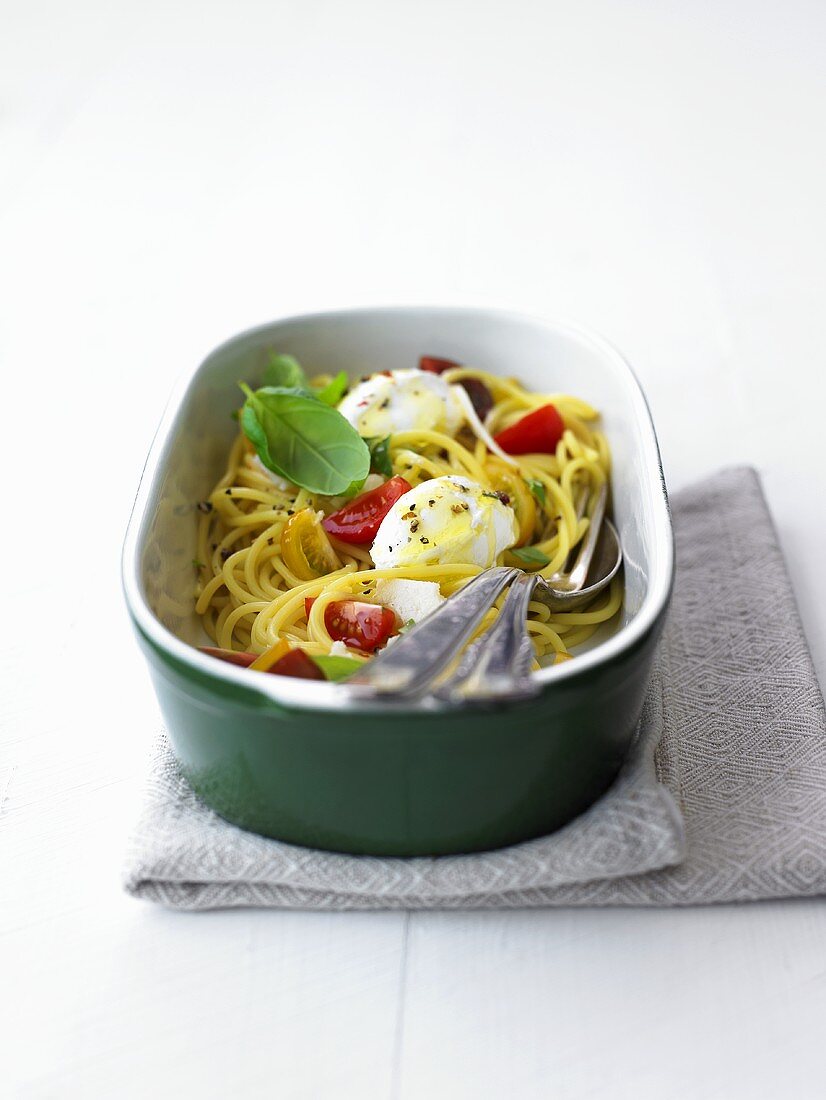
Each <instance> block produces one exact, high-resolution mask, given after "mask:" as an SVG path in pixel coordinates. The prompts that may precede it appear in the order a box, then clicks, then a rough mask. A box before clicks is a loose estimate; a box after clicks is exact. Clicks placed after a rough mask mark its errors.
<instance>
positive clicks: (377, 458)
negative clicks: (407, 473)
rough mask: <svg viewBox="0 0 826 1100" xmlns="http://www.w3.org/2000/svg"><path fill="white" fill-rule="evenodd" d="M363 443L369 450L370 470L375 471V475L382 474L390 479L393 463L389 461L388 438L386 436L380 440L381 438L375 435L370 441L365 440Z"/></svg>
mask: <svg viewBox="0 0 826 1100" xmlns="http://www.w3.org/2000/svg"><path fill="white" fill-rule="evenodd" d="M364 442H365V443H366V444H367V446H368V447H369V448H370V469H371V470H375V471H376V473H377V474H384V476H385V477H392V476H393V463H392V462H391V461H390V436H389V435H386V436H385V437H384V439H382V438H381V436H378V435H375V436H373V437H372V438H370V439H365V440H364Z"/></svg>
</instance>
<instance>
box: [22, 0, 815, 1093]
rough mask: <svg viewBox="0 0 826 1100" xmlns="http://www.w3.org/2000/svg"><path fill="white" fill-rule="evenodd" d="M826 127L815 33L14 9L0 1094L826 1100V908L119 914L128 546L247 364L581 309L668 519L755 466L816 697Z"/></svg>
mask: <svg viewBox="0 0 826 1100" xmlns="http://www.w3.org/2000/svg"><path fill="white" fill-rule="evenodd" d="M825 134H826V9H824V6H823V5H822V4H820V3H818V2H816V0H813V2H812V3H805V2H802V0H796V2H790V0H785V2H783V3H780V2H776V3H765V2H763V3H759V2H746V0H743V2H742V3H737V2H733V0H728V2H722V3H719V2H718V3H714V2H712V0H670V2H655V0H650V2H642V0H636V2H626V3H620V2H615V3H609V2H607V0H604V2H598V0H587V2H584V3H574V2H568V3H562V2H554V3H539V2H538V3H526V2H516V0H509V2H505V0H499V2H498V3H484V2H483V0H473V2H467V3H455V2H447V0H441V2H432V0H426V2H423V0H418V2H416V3H407V4H398V3H389V2H384V3H379V2H375V3H370V2H366V0H365V2H360V3H344V2H339V3H336V2H334V0H327V2H322V0H304V2H286V0H270V2H269V3H267V2H261V3H258V4H253V3H231V4H230V3H226V4H216V3H208V2H206V0H200V2H198V3H196V2H195V0H192V2H185V3H174V2H164V3H161V2H156V0H141V2H138V0H75V2H73V3H72V4H67V3H59V2H57V0H26V2H25V3H23V2H22V0H20V2H15V0H0V156H2V160H1V161H0V365H1V369H2V372H3V373H2V379H3V387H4V390H3V392H4V399H3V403H2V406H0V407H1V408H2V423H3V428H2V433H0V438H2V446H3V452H4V455H3V472H4V482H5V484H6V489H5V491H4V495H3V502H4V503H3V508H2V532H3V533H2V539H1V540H0V554H2V571H1V572H0V576H1V577H2V605H0V606H2V609H3V616H2V634H3V651H4V655H3V659H2V660H3V664H2V672H3V683H2V692H0V706H2V717H3V732H2V741H1V742H0V806H1V808H0V827H1V828H2V836H0V896H1V897H2V903H1V904H0V952H2V968H1V969H0V1005H2V1007H1V1008H0V1014H2V1019H1V1020H0V1049H2V1055H0V1092H2V1094H3V1095H4V1097H5V1096H11V1097H15V1098H16V1097H22V1098H25V1100H33V1098H41V1097H60V1098H64V1097H75V1096H77V1097H83V1098H88V1097H91V1098H96V1097H106V1098H109V1097H145V1096H153V1097H166V1096H198V1097H201V1098H208V1097H225V1096H232V1097H247V1096H277V1097H279V1098H282V1097H284V1098H287V1097H289V1098H292V1097H307V1098H314V1097H332V1096H335V1097H337V1098H338V1097H359V1098H361V1097H379V1098H384V1097H388V1098H389V1097H394V1098H404V1100H409V1098H418V1097H437V1098H441V1097H449V1098H451V1100H454V1098H455V1100H462V1098H465V1097H467V1098H470V1097H474V1098H475V1097H479V1096H485V1097H487V1096H491V1097H498V1096H514V1097H520V1098H521V1097H525V1098H533V1097H550V1096H552V1097H554V1098H561V1100H567V1098H586V1097H602V1096H611V1097H612V1098H625V1097H629V1098H631V1097H633V1098H634V1100H647V1098H652V1100H654V1098H657V1100H659V1098H661V1097H664V1096H667V1097H669V1100H672V1098H674V1100H681V1098H694V1097H697V1098H702V1100H706V1098H714V1097H720V1098H725V1100H732V1098H733V1100H737V1098H740V1097H743V1098H746V1097H748V1098H749V1100H760V1098H763V1097H765V1098H770V1097H771V1098H774V1097H778V1096H781V1097H786V1096H788V1097H792V1096H793V1097H798V1098H804V1100H805V1098H808V1097H815V1096H822V1095H823V1093H824V1087H826V1086H824V1070H823V1062H822V1037H823V1024H824V1012H825V1010H826V954H824V936H825V935H826V908H824V905H823V904H822V903H821V902H819V901H808V902H794V901H790V902H784V903H771V904H763V905H751V906H744V907H721V908H716V909H711V908H709V909H697V910H692V911H679V912H678V911H662V912H648V911H634V910H628V911H624V912H613V911H584V912H579V911H568V912H566V911H559V912H555V911H550V912H523V913H519V912H517V913H472V914H462V913H448V914H439V913H432V914H415V915H406V914H404V913H377V914H356V915H344V914H341V915H339V914H306V913H271V912H239V913H215V914H204V915H182V914H174V913H168V912H164V911H162V910H160V909H155V908H152V907H151V906H149V905H145V904H141V903H138V902H135V901H132V900H130V899H128V898H126V897H125V896H123V895H122V894H121V892H120V888H119V873H120V864H121V858H122V853H123V849H124V842H125V836H126V834H127V832H128V829H129V827H130V825H131V823H132V821H133V819H134V817H135V815H136V813H137V809H138V805H139V793H140V783H141V776H142V772H143V768H144V766H145V761H146V756H147V750H148V747H149V744H150V742H151V741H152V739H153V737H154V736H155V733H156V730H157V728H158V724H159V720H158V713H157V709H156V704H155V701H154V698H153V696H152V694H151V691H150V688H149V684H148V679H147V676H146V673H145V670H144V668H143V665H142V662H141V660H140V658H139V655H138V653H137V650H136V648H135V645H134V644H133V641H132V638H131V636H130V631H129V628H128V625H127V621H126V615H125V612H124V608H123V606H122V602H121V597H120V593H119V581H118V553H119V546H120V542H121V539H122V535H123V531H124V528H125V525H126V521H127V517H128V513H129V509H130V505H131V501H132V498H133V494H134V490H135V487H136V484H137V480H138V477H139V474H140V469H141V464H142V461H143V457H144V456H145V453H146V451H147V448H148V445H149V442H150V439H151V436H152V432H153V430H154V427H155V425H156V423H157V421H158V418H159V416H160V412H161V409H162V407H163V404H164V402H165V400H166V397H167V395H168V393H169V390H170V388H171V385H172V383H173V380H174V378H175V376H176V375H177V374H178V373H179V372H180V371H182V370H185V369H186V370H188V369H190V368H191V367H192V366H193V365H194V364H195V363H196V362H197V360H198V359H199V357H200V356H201V355H202V354H203V353H204V352H206V351H207V350H208V349H209V348H210V347H211V346H212V345H214V344H215V343H217V342H219V341H220V340H222V339H223V338H225V337H226V336H228V335H231V334H232V333H234V332H235V331H237V330H239V329H241V328H243V327H245V326H248V325H251V324H255V323H258V322H261V321H265V320H268V319H270V318H273V317H276V316H280V315H284V314H289V313H293V312H297V311H302V310H309V309H319V308H328V307H337V306H347V305H357V304H377V303H447V304H479V305H494V306H501V307H509V308H514V309H517V310H521V311H524V312H532V313H537V314H549V313H550V314H554V315H568V316H570V317H572V318H574V319H578V320H580V321H583V322H585V323H586V324H588V325H590V326H592V327H594V328H596V329H597V330H598V331H601V332H602V333H603V334H605V335H606V336H608V337H609V339H611V340H612V341H613V342H614V343H615V344H617V345H618V346H619V347H620V348H621V349H622V350H623V351H624V352H625V354H626V355H627V356H628V357H629V358H630V360H631V362H632V363H633V364H634V366H635V367H636V369H637V371H638V373H639V375H640V377H641V380H642V382H643V385H644V386H645V388H646V390H647V393H648V395H649V398H650V400H651V403H652V407H653V412H654V416H655V420H656V423H657V425H658V428H659V432H660V438H661V444H662V449H663V454H664V460H665V465H666V472H667V475H668V479H669V482H670V485H671V487H672V489H675V488H679V487H680V486H681V485H684V484H686V483H688V482H689V481H691V480H692V479H694V478H696V477H698V476H700V475H702V474H704V473H706V472H707V471H711V470H713V469H714V468H716V467H718V466H719V465H721V464H723V463H731V462H752V463H755V464H756V465H757V466H758V467H759V469H760V470H761V472H762V474H763V476H764V478H765V484H766V488H767V491H768V495H769V499H770V502H771V505H772V508H773V511H774V514H775V517H776V520H777V523H778V525H779V529H780V535H781V539H782V543H783V546H784V549H785V551H786V554H787V557H788V562H789V566H790V569H791V572H792V577H793V582H794V585H795V589H796V592H797V595H798V599H799V602H800V606H801V612H802V615H803V619H804V623H805V627H806V630H807V633H808V637H809V640H810V643H811V646H812V650H813V652H814V655H815V660H816V663H817V667H818V671H819V674H820V677H821V682H823V681H824V680H826V599H824V596H823V587H822V577H823V563H824V551H823V546H824V539H826V519H824V509H823V503H822V493H823V490H822V475H823V471H824V465H826V463H824V457H823V456H824V434H825V433H824V419H823V412H824V405H825V404H826V386H824V381H823V376H824V347H826V310H824V243H826V232H825V231H826V151H825V150H824V135H825ZM423 350H425V349H423ZM572 388H574V389H575V388H576V387H575V384H574V383H572ZM586 396H587V395H586ZM709 586H710V592H711V593H712V594H713V586H714V578H713V577H709Z"/></svg>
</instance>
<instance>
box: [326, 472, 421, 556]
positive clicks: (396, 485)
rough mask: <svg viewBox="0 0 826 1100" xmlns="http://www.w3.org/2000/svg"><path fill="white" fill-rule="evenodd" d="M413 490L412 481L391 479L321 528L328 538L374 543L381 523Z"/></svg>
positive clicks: (400, 478) (327, 519)
mask: <svg viewBox="0 0 826 1100" xmlns="http://www.w3.org/2000/svg"><path fill="white" fill-rule="evenodd" d="M411 488H412V486H411V484H410V482H409V481H405V479H404V478H403V477H391V478H390V480H389V481H385V483H384V484H383V485H379V486H377V487H376V488H375V489H371V490H370V492H369V493H362V495H361V496H360V497H356V499H355V500H351V501H350V503H349V504H345V506H344V507H343V508H340V509H339V510H338V511H337V512H333V514H332V515H331V516H327V518H326V519H325V520H322V524H321V525H322V527H323V528H324V530H325V531H326V532H327V533H328V534H329V535H334V536H335V537H336V538H337V539H341V541H342V542H372V541H373V539H374V538H375V537H376V534H377V532H378V529H379V527H380V526H381V521H382V520H383V519H384V517H385V516H386V515H387V513H388V512H389V511H390V509H391V508H392V507H393V505H394V504H395V503H396V501H397V500H398V499H399V497H402V496H404V494H405V493H409V492H410V489H411Z"/></svg>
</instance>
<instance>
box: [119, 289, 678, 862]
mask: <svg viewBox="0 0 826 1100" xmlns="http://www.w3.org/2000/svg"><path fill="white" fill-rule="evenodd" d="M273 348H274V349H277V350H278V351H284V352H289V353H292V354H293V355H295V356H296V357H297V358H298V359H299V360H301V361H303V362H305V363H307V364H311V365H312V366H313V367H314V368H316V369H321V368H322V367H323V369H326V370H329V371H333V372H334V371H339V370H342V369H344V370H347V371H348V372H350V373H351V374H352V375H354V376H356V375H360V374H364V373H368V372H372V371H376V370H385V369H393V368H398V367H409V366H414V365H415V364H416V362H417V361H418V357H419V355H420V354H423V353H427V354H433V355H441V356H446V357H448V358H452V359H458V360H461V361H464V362H470V363H473V364H474V365H475V366H478V367H481V368H483V369H485V370H489V371H494V372H499V373H506V374H516V375H518V376H519V377H520V379H521V380H522V381H523V382H524V383H526V384H527V385H528V386H529V387H531V388H532V389H535V390H539V391H545V392H553V391H555V390H567V391H570V392H573V393H576V394H578V395H579V396H582V397H584V398H585V399H586V400H588V401H590V402H592V403H593V404H595V405H596V406H597V407H599V408H600V409H601V410H602V412H603V419H604V428H605V431H606V433H607V435H608V438H609V440H610V443H611V446H612V449H613V456H614V471H613V512H614V519H615V522H616V525H617V527H618V529H619V532H620V536H621V538H622V543H623V548H624V553H625V584H626V598H625V605H624V610H623V612H622V621H621V624H620V625H619V627H618V628H615V630H614V632H613V633H611V634H610V635H609V636H604V637H602V638H601V639H598V640H597V642H596V644H594V645H593V646H592V647H591V648H589V650H588V651H587V652H585V653H582V654H580V655H578V656H577V658H576V659H575V660H573V661H569V662H566V663H564V664H562V665H558V666H555V667H552V668H547V669H543V670H542V671H541V672H538V673H536V674H535V675H536V676H537V677H538V678H539V680H540V682H541V689H542V690H541V692H540V693H539V694H538V695H537V696H536V697H535V698H534V699H532V700H531V701H529V702H524V703H520V704H518V705H515V704H512V705H502V706H499V707H492V708H489V709H478V708H468V707H466V708H461V709H457V708H453V709H450V708H447V707H444V706H441V705H436V704H433V703H428V702H411V703H405V704H394V705H391V704H387V703H385V704H375V703H373V704H370V703H368V702H365V701H358V700H354V699H353V698H352V697H351V695H350V693H348V691H347V689H346V687H344V686H342V685H336V684H332V683H330V684H328V683H318V682H315V681H302V680H295V679H288V678H286V677H281V676H266V675H255V674H250V673H249V672H247V671H246V670H245V669H240V668H236V667H235V666H232V665H228V664H225V663H222V662H219V661H215V660H213V659H211V658H209V657H207V656H204V655H203V654H201V653H199V652H198V650H197V649H196V648H194V647H195V646H196V645H197V644H199V643H201V642H203V641H205V638H204V636H203V634H202V632H201V626H200V622H199V620H198V619H197V617H196V616H195V614H194V609H193V599H192V592H193V581H192V564H191V563H192V559H193V558H194V557H195V534H196V517H195V504H196V502H197V501H198V500H200V499H202V498H203V497H204V496H205V495H207V493H208V491H209V489H210V487H211V486H212V484H213V483H214V481H215V480H216V477H217V476H218V473H219V471H220V470H221V469H222V467H223V463H224V461H225V456H226V451H227V448H228V446H229V444H230V442H231V439H232V437H233V434H234V432H235V430H236V427H235V425H234V424H233V422H232V420H231V419H230V416H229V413H230V411H231V410H232V409H233V408H235V407H236V405H237V403H238V389H237V382H238V379H241V378H244V379H248V380H254V379H255V378H256V377H257V376H258V375H259V374H260V372H261V369H262V367H263V364H264V361H265V359H266V356H267V353H268V351H269V349H273ZM673 568H674V566H673V543H672V532H671V522H670V517H669V510H668V502H667V498H666V492H665V486H664V481H663V476H662V469H661V466H660V459H659V453H658V449H657V440H656V436H655V433H654V428H653V425H652V423H651V418H650V415H649V412H648V408H647V406H646V403H645V399H644V397H643V394H642V392H641V390H640V388H639V385H638V384H637V382H636V380H635V378H634V376H633V374H632V373H631V370H630V369H629V367H628V366H627V364H626V363H625V362H624V360H623V359H622V357H621V356H620V355H619V354H618V353H617V352H616V351H615V350H614V349H613V348H611V347H610V346H609V345H608V344H606V343H605V342H603V341H602V340H601V339H599V338H598V337H596V336H593V335H591V334H589V333H587V332H584V331H582V330H580V329H578V328H574V327H572V326H570V325H567V324H559V323H555V322H550V321H542V320H535V319H530V318H525V317H521V316H517V315H513V314H510V313H502V312H496V311H492V310H472V309H430V308H414V309H394V308H391V309H360V310H348V311H343V312H337V313H322V314H314V315H308V316H301V317H292V318H288V319H286V320H281V321H276V322H273V323H272V324H268V325H264V326H262V327H260V328H256V329H254V330H252V331H250V332H246V333H244V334H242V335H240V336H237V337H235V338H234V339H232V340H229V341H228V342H227V343H225V344H223V345H222V346H221V347H219V348H218V349H217V350H216V351H214V352H213V353H212V354H211V355H209V356H208V358H207V359H206V360H205V361H204V362H203V363H202V364H201V365H200V366H199V367H198V368H197V369H196V370H195V371H194V373H192V374H191V375H190V376H189V377H188V378H187V379H186V380H185V381H184V382H183V383H182V385H181V386H180V387H179V389H178V391H177V393H176V394H175V396H174V398H173V400H172V401H171V403H170V406H169V408H168V410H167V412H166V414H165V416H164V419H163V422H162V424H161V426H160V428H159V430H158V434H157V436H156V438H155V441H154V443H153V445H152V449H151V452H150V455H149V458H148V461H147V465H146V469H145V471H144V475H143V479H142V482H141V486H140V490H139V492H138V497H137V501H136V504H135V508H134V512H133V515H132V519H131V521H130V524H129V529H128V532H127V535H126V542H125V546H124V557H123V578H124V587H125V592H126V599H127V604H128V608H129V612H130V615H131V617H132V621H133V623H134V626H135V630H136V633H137V637H138V640H139V643H140V646H141V648H142V649H143V652H144V654H145V656H146V658H147V661H148V664H149V669H150V673H151V676H152V680H153V683H154V686H155V690H156V691H157V695H158V699H159V702H160V705H161V710H162V712H163V716H164V719H165V722H166V728H167V730H168V733H169V737H170V740H171V743H172V747H173V749H174V751H175V754H176V756H177V758H178V760H179V762H180V766H181V769H182V772H183V774H184V775H185V776H186V778H187V780H188V781H189V782H190V783H191V784H192V786H193V788H194V789H195V791H196V792H197V793H198V794H199V795H200V797H201V798H202V799H203V800H204V801H205V802H206V803H208V804H209V805H210V806H212V807H213V808H214V809H215V810H216V811H217V812H218V813H219V814H221V815H222V816H223V817H225V818H227V819H228V820H229V821H232V822H235V823H236V824H237V825H240V826H242V827H243V828H246V829H251V830H254V831H255V832H258V833H263V834H265V835H267V836H273V837H278V838H280V839H281V840H286V841H290V842H291V843H294V844H301V845H307V846H311V847H318V848H327V849H332V850H335V851H342V852H355V853H373V854H377V855H378V854H381V855H439V854H445V853H452V852H470V851H475V850H479V849H485V848H495V847H501V846H503V845H507V844H513V843H515V842H517V841H520V840H525V839H527V838H529V837H535V836H539V835H543V834H546V833H549V832H551V831H552V830H554V829H558V828H559V827H560V826H562V825H564V824H565V823H566V822H567V821H570V820H571V818H573V817H575V816H576V815H577V814H579V813H581V812H582V811H583V810H585V809H586V808H587V807H588V806H589V805H590V804H591V803H592V802H593V801H594V800H595V799H596V798H598V797H599V796H600V795H601V794H602V793H603V791H604V790H605V789H606V788H607V787H608V785H609V784H610V783H611V781H612V780H613V778H614V777H615V775H616V773H617V770H618V769H619V767H620V764H621V763H622V760H623V757H624V755H625V753H626V751H627V749H628V746H629V744H630V742H631V739H632V737H633V733H634V729H635V726H636V723H637V721H638V718H639V714H640V710H641V707H642V702H643V697H644V693H645V690H646V685H647V682H648V677H649V673H650V669H651V662H652V658H653V654H654V648H655V645H656V642H657V638H658V635H659V633H660V629H661V627H662V624H663V619H664V616H665V614H666V610H667V606H668V601H669V597H670V592H671V584H672V577H673Z"/></svg>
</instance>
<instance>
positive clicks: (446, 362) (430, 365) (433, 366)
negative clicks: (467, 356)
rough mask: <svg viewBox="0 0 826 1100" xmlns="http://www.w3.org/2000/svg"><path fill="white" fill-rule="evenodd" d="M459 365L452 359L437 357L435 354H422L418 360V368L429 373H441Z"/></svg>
mask: <svg viewBox="0 0 826 1100" xmlns="http://www.w3.org/2000/svg"><path fill="white" fill-rule="evenodd" d="M461 365H462V364H461V363H456V362H454V360H453V359H438V358H437V357H436V356H435V355H423V356H422V357H421V359H420V360H419V370H427V371H430V373H431V374H442V372H443V371H446V370H453V369H454V367H460V366H461Z"/></svg>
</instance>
